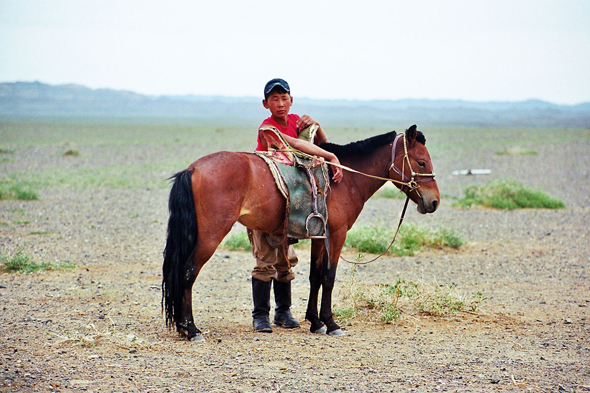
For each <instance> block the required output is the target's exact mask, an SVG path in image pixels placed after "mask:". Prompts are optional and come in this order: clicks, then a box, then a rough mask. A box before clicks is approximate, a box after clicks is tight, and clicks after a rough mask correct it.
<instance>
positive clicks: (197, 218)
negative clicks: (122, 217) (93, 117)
mask: <svg viewBox="0 0 590 393" xmlns="http://www.w3.org/2000/svg"><path fill="white" fill-rule="evenodd" d="M396 136H397V138H396ZM400 136H401V138H400ZM425 143H426V139H425V138H424V135H423V134H422V133H421V132H419V131H417V130H416V126H415V125H414V126H412V127H410V128H409V129H408V130H406V132H405V135H404V134H401V135H397V134H396V133H395V131H392V132H389V133H387V134H383V135H379V136H375V137H372V138H369V139H366V140H363V141H359V142H355V143H351V144H348V145H344V146H339V145H335V144H331V143H326V144H323V145H322V148H324V149H325V150H328V151H332V152H333V153H334V154H336V156H337V157H338V159H339V160H340V162H341V163H342V164H343V165H345V166H347V167H349V168H352V169H353V170H356V171H358V172H362V174H360V173H357V172H346V173H345V176H344V179H343V180H342V182H341V183H338V184H334V183H333V184H331V189H330V193H329V196H328V217H329V220H328V233H329V246H328V247H326V244H325V242H324V241H323V240H321V239H314V240H312V245H311V269H310V274H309V281H310V295H309V302H308V306H307V312H306V314H305V318H306V319H307V320H309V321H310V322H311V329H310V330H311V331H312V332H318V333H326V332H327V333H328V334H332V335H339V334H342V331H341V330H340V327H339V326H338V325H337V324H336V323H335V322H334V319H333V316H332V289H333V287H334V279H335V277H336V268H337V266H338V260H339V258H340V252H341V250H342V246H343V245H344V240H345V239H346V232H347V231H348V230H349V229H350V228H351V227H352V225H353V224H354V222H355V220H356V219H357V217H358V216H359V214H360V212H361V210H362V209H363V206H364V204H365V202H366V201H367V200H368V199H369V198H370V197H371V195H373V194H374V193H375V192H376V191H377V190H378V189H379V188H380V187H381V186H383V184H385V182H386V179H391V180H394V181H397V182H394V184H396V186H397V187H398V188H401V189H402V191H404V192H405V193H406V194H407V196H408V197H409V198H410V199H411V200H412V201H413V202H415V203H416V204H417V205H418V211H419V212H420V213H422V214H425V213H433V212H434V211H435V210H436V209H437V207H438V205H439V201H440V194H439V191H438V187H437V184H436V181H435V180H434V172H433V167H432V163H431V160H430V155H429V153H428V150H427V149H426V146H425ZM366 175H369V176H373V177H369V176H366ZM172 178H174V183H173V185H172V190H171V192H170V200H169V210H170V218H169V221H168V237H167V241H166V249H165V250H164V264H163V269H162V270H163V279H162V307H163V309H164V311H165V314H166V324H167V325H168V326H169V327H172V325H176V328H177V330H178V332H179V333H181V334H184V335H186V337H187V338H188V339H189V340H194V341H198V340H203V336H202V334H201V332H200V331H199V329H197V327H196V326H195V323H194V320H193V313H192V287H193V283H194V282H195V279H196V278H197V276H198V275H199V272H200V271H201V268H202V267H203V266H204V265H205V263H206V262H207V261H208V260H209V258H211V256H212V255H213V253H214V252H215V250H216V249H217V246H219V244H220V243H221V241H222V240H223V238H224V237H225V236H226V235H227V234H228V233H229V231H230V230H231V228H232V226H233V225H234V224H235V223H236V222H240V223H241V224H243V225H244V226H246V227H248V228H252V229H257V230H260V231H263V232H267V233H271V234H275V235H284V232H283V231H284V227H285V226H284V220H285V199H284V197H283V196H282V195H281V193H280V192H279V191H278V189H277V187H276V186H275V183H274V179H273V177H272V175H271V173H270V171H269V168H268V166H267V164H266V163H265V162H264V161H263V160H262V159H261V158H260V157H258V156H256V155H255V154H253V153H238V152H218V153H213V154H210V155H208V156H205V157H202V158H200V159H199V160H197V161H195V162H194V163H193V164H191V165H190V166H189V168H188V169H186V170H184V171H182V172H179V173H177V174H176V175H174V176H172ZM328 248H329V252H328ZM320 287H322V301H321V307H320V311H319V314H318V297H319V290H320ZM324 324H325V325H324Z"/></svg>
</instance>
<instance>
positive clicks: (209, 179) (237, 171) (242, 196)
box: [188, 151, 285, 232]
mask: <svg viewBox="0 0 590 393" xmlns="http://www.w3.org/2000/svg"><path fill="white" fill-rule="evenodd" d="M188 169H189V170H192V171H193V174H192V182H193V193H194V195H195V207H196V209H197V217H199V213H200V214H201V215H210V214H213V213H214V212H217V214H219V213H222V214H221V215H222V216H223V217H224V219H226V220H227V221H228V222H229V221H233V222H232V223H231V224H232V225H233V223H235V222H236V221H239V222H240V223H242V224H243V225H245V226H246V227H249V228H253V229H259V230H263V231H265V232H273V231H276V230H277V228H279V229H282V225H283V220H284V211H285V200H284V198H283V197H282V195H281V194H280V193H279V191H278V189H277V187H276V185H275V183H274V179H273V177H272V175H271V173H270V170H269V168H268V165H267V164H266V163H265V162H264V161H263V160H262V159H261V158H260V157H258V156H256V155H255V154H253V153H245V152H228V151H221V152H216V153H212V154H209V155H207V156H204V157H201V158H200V159H198V160H197V161H195V162H194V163H192V164H191V165H190V166H189V168H188ZM199 211H200V212H199ZM281 212H282V215H283V217H282V218H279V217H277V216H278V214H281ZM277 213H278V214H277ZM217 219H218V220H219V219H220V218H219V217H218V218H217Z"/></svg>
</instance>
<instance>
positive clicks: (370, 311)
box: [334, 266, 486, 323]
mask: <svg viewBox="0 0 590 393" xmlns="http://www.w3.org/2000/svg"><path fill="white" fill-rule="evenodd" d="M356 270H357V268H356V266H355V267H353V268H351V269H349V270H348V271H347V272H346V277H345V279H344V281H343V283H342V287H341V290H340V294H341V298H342V304H337V305H336V306H335V312H334V316H335V317H336V318H337V319H338V320H339V321H341V322H344V323H348V322H350V321H351V320H352V319H355V318H357V319H364V320H378V321H380V322H383V323H392V322H394V321H395V320H397V319H399V318H401V317H402V316H403V315H405V314H407V315H413V314H426V315H432V316H445V315H452V314H458V313H461V312H477V310H478V307H479V305H480V304H481V303H482V302H483V301H485V300H486V297H485V296H483V295H482V294H481V293H480V292H478V293H477V294H476V295H473V296H467V295H464V294H460V293H458V290H457V287H456V286H455V285H439V284H438V283H436V282H433V283H426V282H423V281H416V282H410V281H406V280H404V279H402V278H399V279H398V280H397V282H396V283H395V284H382V285H363V284H360V283H358V282H357V281H356V279H355V272H356Z"/></svg>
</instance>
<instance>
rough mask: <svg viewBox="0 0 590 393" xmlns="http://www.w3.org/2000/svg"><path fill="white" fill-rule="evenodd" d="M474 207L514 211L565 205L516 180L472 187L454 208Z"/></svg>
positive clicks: (492, 182)
mask: <svg viewBox="0 0 590 393" xmlns="http://www.w3.org/2000/svg"><path fill="white" fill-rule="evenodd" d="M472 205H481V206H486V207H493V208H496V209H504V210H514V209H520V208H535V209H539V208H546V209H562V208H565V203H563V201H562V200H560V199H558V198H554V197H552V196H550V195H547V194H546V193H545V192H543V191H542V190H539V189H531V188H529V187H525V186H523V185H522V184H520V183H518V182H517V181H516V180H496V181H490V182H488V183H487V184H485V185H483V186H478V185H472V186H469V187H467V188H466V189H465V197H464V198H462V199H459V200H458V201H457V202H456V203H455V204H454V206H459V207H464V208H468V207H471V206H472Z"/></svg>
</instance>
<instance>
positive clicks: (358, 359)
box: [0, 140, 590, 392]
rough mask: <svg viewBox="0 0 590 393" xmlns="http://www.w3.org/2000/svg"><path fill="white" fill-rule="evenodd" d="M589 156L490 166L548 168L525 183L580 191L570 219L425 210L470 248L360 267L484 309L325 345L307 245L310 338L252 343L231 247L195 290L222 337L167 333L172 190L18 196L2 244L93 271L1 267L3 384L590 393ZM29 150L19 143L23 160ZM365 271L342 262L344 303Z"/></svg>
mask: <svg viewBox="0 0 590 393" xmlns="http://www.w3.org/2000/svg"><path fill="white" fill-rule="evenodd" d="M588 145H589V142H588V141H587V140H585V141H583V143H581V144H580V146H576V147H574V148H575V149H577V150H579V152H578V153H580V155H577V157H578V159H577V160H576V162H571V161H572V160H563V162H564V165H563V166H559V167H556V166H552V165H546V164H543V162H544V161H543V160H540V159H539V160H538V159H537V158H528V157H505V158H497V159H496V161H494V162H492V163H489V165H488V166H487V167H491V168H492V169H493V170H494V173H498V174H502V173H506V171H508V170H509V169H510V168H514V167H516V166H517V165H519V160H531V159H532V160H538V162H535V163H534V165H527V166H526V168H527V169H526V170H523V171H521V172H520V173H519V174H518V176H516V177H517V178H518V179H520V180H522V181H525V180H526V181H525V184H527V185H530V186H540V187H543V188H544V189H546V190H549V191H550V192H551V193H552V194H553V195H555V196H558V197H561V198H563V199H564V200H565V202H566V204H567V205H568V208H567V209H565V210H559V211H549V210H520V211H512V212H508V211H497V210H492V209H480V208H474V209H470V210H458V209H456V208H452V207H450V203H443V205H442V206H441V208H440V209H439V211H438V212H436V213H435V214H434V215H431V216H427V217H425V216H420V215H419V214H418V213H416V212H415V210H413V211H412V212H410V213H409V215H408V217H407V220H408V221H411V222H416V223H419V224H421V225H425V226H432V227H437V226H443V227H448V228H453V229H454V230H456V231H457V232H458V233H459V234H460V235H461V237H462V238H463V239H464V240H466V241H467V244H466V245H465V246H463V247H462V248H461V249H460V250H457V251H448V250H447V251H440V250H429V251H424V252H421V253H419V254H418V255H416V256H413V257H384V258H382V259H380V260H379V261H378V262H375V263H373V264H370V265H367V266H364V267H361V268H360V269H359V270H358V272H357V273H356V277H357V280H358V281H360V282H363V283H367V284H371V283H375V284H379V283H394V282H395V281H396V280H397V278H398V277H402V278H405V279H407V280H427V281H430V280H436V281H437V282H439V283H441V284H456V285H457V286H458V289H459V290H461V291H464V292H465V293H476V292H478V291H479V292H482V293H483V294H484V295H485V296H486V297H487V300H486V301H485V302H484V303H483V304H482V305H481V307H480V309H479V312H478V313H462V314H457V315H452V316H449V317H432V316H421V315H412V316H410V315H404V316H402V318H400V319H399V320H398V321H396V322H395V323H393V324H382V323H375V322H370V321H358V320H357V321H354V323H352V325H350V326H346V327H345V330H346V335H345V336H343V337H338V338H335V337H328V336H322V335H314V334H311V333H310V332H309V331H308V328H309V324H308V323H307V322H305V321H304V320H303V318H304V312H305V307H306V300H307V296H308V281H307V275H308V272H309V269H308V265H307V262H308V257H307V255H306V252H305V250H303V251H300V252H299V254H300V264H299V266H298V267H297V275H298V276H297V278H296V280H295V281H294V286H293V300H294V305H293V313H294V315H295V316H296V317H297V318H299V319H300V320H301V322H302V328H301V329H295V330H285V329H281V328H275V331H274V333H272V334H256V333H253V332H252V331H251V317H250V312H251V307H252V306H251V288H250V282H249V277H250V270H251V268H252V267H253V261H252V258H251V256H250V255H249V254H248V253H243V252H227V251H224V250H218V252H217V253H216V254H215V256H214V257H213V258H212V260H211V261H210V262H209V263H208V264H207V266H205V268H204V269H203V271H202V273H201V275H200V276H199V278H198V279H197V283H196V284H195V287H194V304H193V308H194V312H195V319H196V321H197V325H198V326H199V328H200V329H201V330H203V332H204V334H205V337H206V342H204V343H189V342H187V341H185V340H183V339H181V337H179V336H178V335H177V334H176V333H175V332H174V331H168V330H167V329H166V327H165V323H164V320H163V318H162V315H161V304H160V301H161V291H160V285H161V262H162V261H161V253H162V249H163V245H164V236H165V231H166V220H167V211H166V208H167V205H166V203H167V194H168V191H167V190H157V189H151V190H146V189H142V190H114V191H105V190H102V191H97V192H91V191H72V190H58V191H51V190H49V191H44V192H43V193H42V199H41V200H39V201H33V202H22V201H1V202H0V222H1V225H0V251H2V252H5V253H14V251H15V250H16V249H17V248H18V247H19V246H21V247H23V249H24V251H25V252H27V253H28V254H29V255H31V256H33V258H34V259H35V260H37V261H60V260H62V261H63V260H71V261H73V262H75V263H76V268H75V269H72V270H63V271H45V272H41V273H35V274H28V275H23V274H8V273H0V307H1V308H2V313H1V314H0V369H1V370H2V371H1V374H0V390H2V391H9V392H17V391H18V392H22V391H45V392H48V391H66V392H67V391H96V392H98V391H100V392H108V391H114V392H121V391H126V392H166V391H171V392H172V391H173V392H177V391H196V392H333V391H346V392H349V391H350V392H352V391H358V392H381V391H417V392H428V391H461V392H463V391H470V392H482V391H527V392H528V391H532V392H538V391H542V392H545V391H546V392H584V391H590V360H589V359H590V320H588V318H589V312H588V310H589V307H590V277H589V276H590V269H589V268H590V259H589V256H590V252H589V251H590V229H589V227H590V225H589V223H590V204H589V198H590V197H589V195H590V192H589V190H590V187H588V184H589V170H588V168H589V167H590V165H589V164H590V156H589V155H588V154H587V152H588V147H589V146H588ZM28 154H29V152H28V151H27V149H25V148H23V149H17V150H16V153H15V157H16V159H17V160H18V159H19V157H20V156H25V155H27V156H28ZM51 154H54V152H53V151H52V150H51V149H50V148H47V149H37V150H36V153H35V157H37V158H38V159H39V160H40V161H39V162H40V164H39V165H43V160H44V159H46V157H47V156H48V155H51ZM555 154H557V156H558V157H564V158H567V156H568V154H571V152H570V151H566V150H564V151H561V152H557V153H555ZM541 155H542V152H541ZM28 157H30V156H28ZM44 157H45V158H44ZM455 159H456V157H453V158H448V159H446V160H440V162H435V165H436V170H437V173H439V186H440V188H441V192H442V194H443V195H446V196H452V195H456V194H457V193H458V191H457V190H460V189H461V188H462V187H464V186H465V185H466V184H469V182H474V181H480V180H479V179H474V178H466V177H464V178H458V177H452V176H451V175H450V173H451V170H452V169H458V165H457V163H456V162H455V161H454V160H455ZM580 160H582V162H580ZM543 165H544V166H543ZM523 167H524V166H521V168H523ZM459 169H461V168H459ZM8 171H9V172H10V170H8ZM548 179H552V180H551V181H549V180H548ZM485 180H487V179H485ZM531 183H532V184H531ZM399 207H400V202H396V201H392V200H384V199H375V200H371V201H369V203H368V204H367V206H366V209H365V211H364V212H363V215H362V216H361V217H360V220H361V221H362V222H365V223H374V222H376V221H380V220H382V219H381V218H380V217H388V215H391V216H392V217H391V220H390V222H389V224H391V225H393V221H394V219H395V217H394V216H395V215H396V214H398V213H397V212H398V211H399ZM349 255H352V254H349ZM349 268H350V267H349V265H347V264H345V263H341V264H340V266H339V271H338V277H337V281H338V282H337V284H336V299H335V302H336V303H338V301H339V297H338V296H339V295H338V288H339V283H342V279H343V275H344V272H345V271H346V270H347V269H349Z"/></svg>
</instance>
